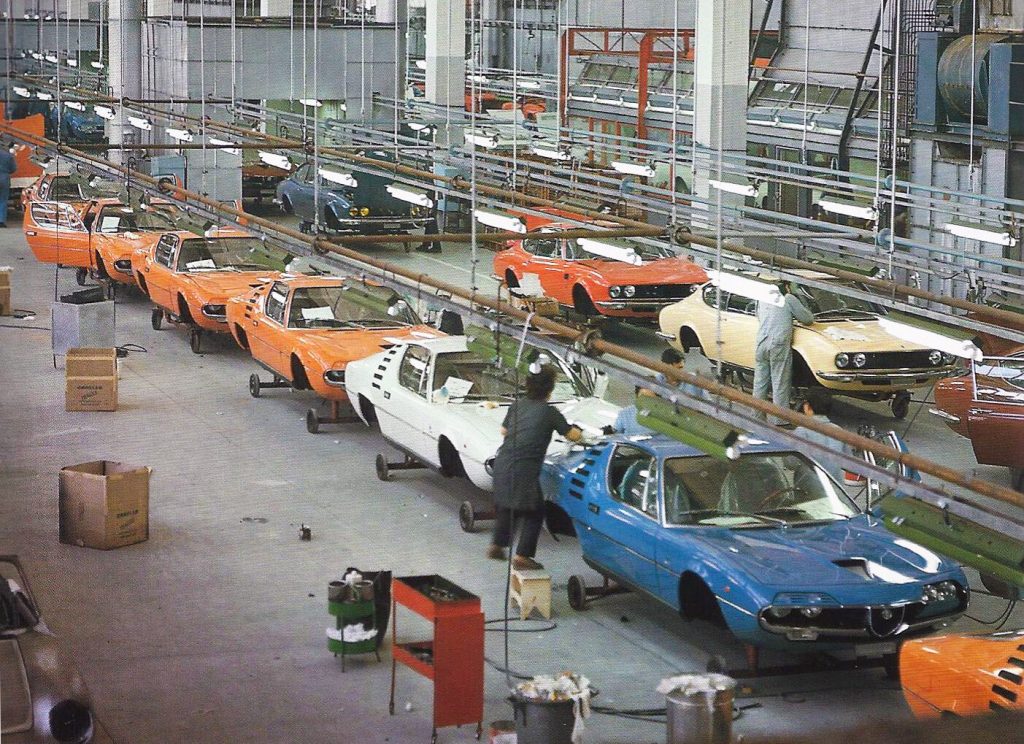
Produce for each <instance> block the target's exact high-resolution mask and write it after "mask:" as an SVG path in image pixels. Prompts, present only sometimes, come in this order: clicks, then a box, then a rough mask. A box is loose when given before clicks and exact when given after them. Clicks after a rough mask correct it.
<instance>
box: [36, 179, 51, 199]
mask: <svg viewBox="0 0 1024 744" xmlns="http://www.w3.org/2000/svg"><path fill="white" fill-rule="evenodd" d="M49 193H50V182H49V181H43V182H42V183H41V184H39V190H38V191H37V192H36V196H37V197H39V198H40V199H46V196H47V194H49Z"/></svg>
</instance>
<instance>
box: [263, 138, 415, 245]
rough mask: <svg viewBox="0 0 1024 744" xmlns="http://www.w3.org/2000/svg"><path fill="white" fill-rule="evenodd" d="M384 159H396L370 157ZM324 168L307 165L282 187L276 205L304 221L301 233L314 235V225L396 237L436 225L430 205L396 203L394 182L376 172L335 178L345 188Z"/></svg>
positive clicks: (376, 153)
mask: <svg viewBox="0 0 1024 744" xmlns="http://www.w3.org/2000/svg"><path fill="white" fill-rule="evenodd" d="M365 155H366V156H367V157H372V158H376V159H379V160H387V159H391V156H390V155H389V154H388V153H385V152H383V151H371V152H368V153H365ZM325 172H326V173H328V174H334V173H335V171H334V170H333V169H327V168H321V169H320V174H319V175H318V173H317V169H316V167H315V166H314V165H313V163H304V164H303V165H300V166H299V167H298V168H297V169H296V171H295V172H294V173H293V174H292V175H290V176H289V177H288V178H286V179H284V180H283V181H281V182H280V183H279V184H278V185H277V198H276V199H275V201H276V202H277V203H278V204H280V205H281V209H283V210H284V211H285V213H287V214H294V215H295V216H297V217H298V218H299V220H300V222H299V229H300V230H302V231H303V232H310V231H311V230H312V229H313V226H314V224H318V225H319V226H320V229H321V230H333V231H335V232H342V233H358V234H360V235H391V234H399V233H411V232H413V231H415V230H418V229H423V228H425V227H426V226H427V223H428V222H430V221H431V220H433V217H432V216H431V210H430V208H429V207H427V206H423V205H417V204H411V203H409V202H407V201H403V200H401V199H397V198H395V197H394V196H392V194H391V193H390V192H389V191H388V185H389V184H390V183H391V180H390V179H388V178H386V177H384V176H379V175H376V174H372V173H364V172H360V173H358V174H336V175H334V176H333V177H335V178H339V177H340V178H342V179H343V180H345V181H346V184H341V183H337V182H336V181H331V180H330V179H329V178H327V177H325V176H324V175H323V173H325ZM318 182H319V183H318Z"/></svg>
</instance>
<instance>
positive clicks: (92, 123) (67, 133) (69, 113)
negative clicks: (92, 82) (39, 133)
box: [47, 105, 105, 142]
mask: <svg viewBox="0 0 1024 744" xmlns="http://www.w3.org/2000/svg"><path fill="white" fill-rule="evenodd" d="M47 117H48V119H49V120H48V121H47V130H48V131H49V132H50V133H51V135H50V136H55V135H56V133H57V119H58V117H57V106H56V105H54V106H52V107H51V108H50V110H49V112H48V113H47ZM104 123H105V122H104V121H103V119H102V118H101V117H100V116H98V115H97V114H96V113H95V112H93V111H89V110H86V111H77V110H75V109H72V108H68V107H67V106H65V107H64V111H63V112H62V113H61V115H60V134H61V139H62V140H64V141H66V142H102V141H104V136H105V134H104Z"/></svg>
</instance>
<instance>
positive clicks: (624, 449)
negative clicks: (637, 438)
mask: <svg viewBox="0 0 1024 744" xmlns="http://www.w3.org/2000/svg"><path fill="white" fill-rule="evenodd" d="M608 491H609V493H610V494H611V496H612V498H613V499H615V500H616V501H619V502H621V503H623V504H625V505H626V506H631V507H633V508H634V509H636V510H637V511H641V512H643V513H644V514H646V515H647V516H649V517H651V518H653V519H658V515H659V511H658V461H657V459H656V458H655V457H653V456H652V455H651V454H650V453H649V452H645V451H644V450H642V449H640V448H638V447H634V446H632V445H628V444H623V445H619V446H618V447H617V448H616V450H615V452H614V454H613V455H612V459H611V462H610V464H609V468H608Z"/></svg>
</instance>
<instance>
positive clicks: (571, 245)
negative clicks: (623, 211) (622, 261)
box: [524, 225, 676, 261]
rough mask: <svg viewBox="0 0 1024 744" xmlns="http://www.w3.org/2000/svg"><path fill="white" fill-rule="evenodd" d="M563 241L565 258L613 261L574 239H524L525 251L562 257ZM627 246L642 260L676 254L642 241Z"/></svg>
mask: <svg viewBox="0 0 1024 744" xmlns="http://www.w3.org/2000/svg"><path fill="white" fill-rule="evenodd" d="M564 229H566V230H572V229H576V228H575V227H574V226H568V225H567V226H566V227H565V228H564ZM563 242H564V243H565V258H566V259H568V260H570V261H584V260H586V261H614V260H615V259H611V258H605V257H604V256H599V255H597V254H595V253H590V252H589V251H585V250H584V249H583V248H582V247H581V246H580V244H579V243H578V242H576V241H575V240H567V241H562V240H559V239H557V238H533V239H531V240H527V241H525V243H526V244H525V246H524V247H525V249H526V250H527V252H529V253H532V254H533V255H535V256H540V257H541V258H562V243H563ZM629 247H630V248H632V249H633V251H634V252H635V253H636V254H637V255H638V256H640V258H641V260H643V261H658V260H660V259H662V258H675V257H676V254H675V253H674V252H672V250H671V249H670V248H668V247H666V246H658V245H647V244H644V243H633V242H631V243H629Z"/></svg>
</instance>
